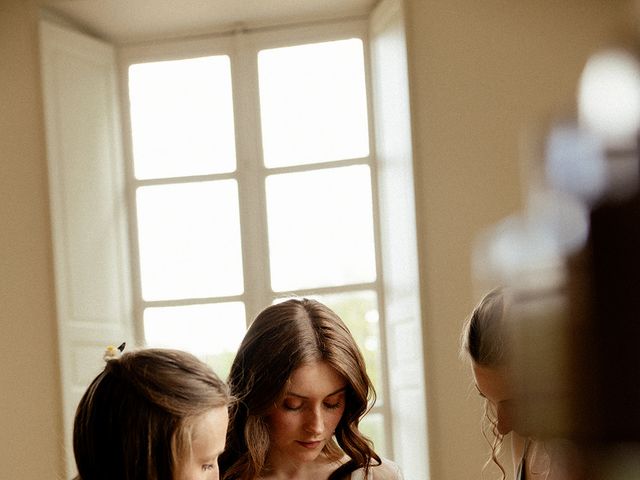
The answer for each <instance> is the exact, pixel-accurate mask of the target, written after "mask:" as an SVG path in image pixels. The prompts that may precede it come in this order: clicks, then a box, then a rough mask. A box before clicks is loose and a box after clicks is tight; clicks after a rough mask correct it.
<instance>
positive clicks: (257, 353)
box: [220, 299, 380, 480]
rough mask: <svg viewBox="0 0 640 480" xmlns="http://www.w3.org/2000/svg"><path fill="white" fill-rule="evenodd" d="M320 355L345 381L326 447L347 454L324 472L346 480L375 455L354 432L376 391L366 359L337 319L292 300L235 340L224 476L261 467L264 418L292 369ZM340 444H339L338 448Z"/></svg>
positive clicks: (245, 479) (246, 479)
mask: <svg viewBox="0 0 640 480" xmlns="http://www.w3.org/2000/svg"><path fill="white" fill-rule="evenodd" d="M316 361H323V362H326V363H327V364H329V365H330V366H331V367H333V368H334V369H335V370H336V372H338V373H339V374H340V375H341V376H342V377H343V378H344V379H345V381H346V382H347V390H346V402H345V410H344V414H343V416H342V419H341V420H340V422H339V423H338V426H337V427H336V431H335V439H336V441H337V445H336V443H335V442H333V441H332V442H330V443H328V444H327V445H326V446H325V449H324V453H325V454H326V455H327V456H328V458H330V459H332V460H339V459H340V458H341V457H342V456H343V455H344V454H346V455H347V456H348V457H349V458H350V460H349V461H348V462H347V463H346V464H344V465H342V466H341V467H340V468H338V469H337V470H336V471H335V472H333V474H332V475H331V476H330V477H329V478H330V479H331V480H333V479H339V478H344V477H345V476H347V475H348V474H349V473H350V472H352V471H354V470H356V469H358V468H364V470H365V476H366V473H367V472H368V470H369V466H370V465H371V462H372V460H375V462H376V464H380V457H379V456H378V455H377V454H376V453H375V451H374V450H373V448H372V443H371V441H370V440H368V439H367V438H366V437H364V435H362V433H361V432H360V431H359V430H358V423H359V422H360V419H361V418H362V417H363V416H364V414H365V413H366V412H367V410H368V408H369V405H370V403H369V402H370V401H371V403H372V402H373V401H374V400H375V391H374V389H373V385H372V383H371V380H370V379H369V377H368V375H367V372H366V368H365V363H364V359H363V357H362V354H361V353H360V350H359V349H358V346H357V345H356V342H355V341H354V339H353V337H352V336H351V333H350V332H349V329H348V328H347V327H346V325H345V324H344V323H343V322H342V320H341V319H340V317H338V315H336V314H335V313H334V312H333V311H332V310H331V309H329V308H328V307H327V306H325V305H323V304H322V303H320V302H317V301H314V300H309V299H293V300H288V301H285V302H282V303H279V304H276V305H272V306H270V307H267V308H266V309H265V310H263V311H262V312H261V313H260V314H259V315H258V317H257V318H256V319H255V321H254V322H253V323H252V325H251V327H250V328H249V330H248V331H247V334H246V335H245V337H244V340H243V341H242V344H241V345H240V349H239V350H238V353H237V355H236V357H235V360H234V362H233V365H232V367H231V372H230V374H229V380H228V383H229V387H230V388H231V393H232V394H233V396H234V397H235V398H237V403H235V404H234V405H233V407H232V409H231V415H230V422H229V431H228V434H227V448H226V450H225V452H224V453H223V455H222V456H221V458H220V471H221V473H222V478H223V479H224V480H227V479H228V480H231V479H242V480H254V479H255V478H257V477H258V476H259V475H260V474H261V472H262V471H263V469H264V468H265V466H266V460H267V454H268V451H269V430H268V427H267V423H266V420H265V417H266V415H267V414H268V412H269V410H270V409H271V407H272V406H273V405H274V403H275V402H277V401H278V400H279V398H280V396H281V395H282V392H283V391H284V387H285V384H286V382H287V381H288V380H289V378H290V377H291V374H292V373H293V372H294V370H296V369H297V368H298V367H300V366H302V365H305V364H308V363H311V362H316ZM338 445H339V447H338Z"/></svg>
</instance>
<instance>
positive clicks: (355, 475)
mask: <svg viewBox="0 0 640 480" xmlns="http://www.w3.org/2000/svg"><path fill="white" fill-rule="evenodd" d="M350 478H351V480H403V478H404V477H403V476H402V472H401V471H400V467H398V465H396V464H395V463H393V462H392V461H391V460H387V459H386V458H383V459H382V464H381V465H378V466H375V467H371V468H369V474H368V475H367V477H366V478H365V476H364V469H362V468H359V469H358V470H355V471H354V472H352V473H351V477H350Z"/></svg>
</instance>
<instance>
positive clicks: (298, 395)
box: [287, 387, 347, 400]
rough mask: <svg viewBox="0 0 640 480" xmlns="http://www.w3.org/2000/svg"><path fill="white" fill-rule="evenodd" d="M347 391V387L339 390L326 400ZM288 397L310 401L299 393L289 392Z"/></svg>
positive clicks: (329, 395)
mask: <svg viewBox="0 0 640 480" xmlns="http://www.w3.org/2000/svg"><path fill="white" fill-rule="evenodd" d="M346 389H347V387H342V388H339V389H338V390H336V391H335V392H331V393H330V394H328V395H326V396H325V397H324V398H327V397H333V396H334V395H337V394H338V393H342V392H344V391H345V390H346ZM287 395H288V396H291V397H296V398H302V399H304V400H308V399H309V397H306V396H304V395H300V394H299V393H295V392H291V391H289V392H287Z"/></svg>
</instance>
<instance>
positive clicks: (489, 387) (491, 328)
mask: <svg viewBox="0 0 640 480" xmlns="http://www.w3.org/2000/svg"><path fill="white" fill-rule="evenodd" d="M509 304H510V297H509V293H508V291H507V290H505V289H504V288H497V289H494V290H492V291H490V292H489V293H487V294H486V295H485V296H484V297H483V298H482V300H480V302H479V303H478V305H477V306H476V307H475V308H474V310H473V311H472V312H471V315H470V316H469V318H468V319H467V321H466V323H465V326H464V328H463V331H462V353H463V355H465V356H466V357H467V358H470V359H471V367H472V370H473V376H474V380H475V386H476V388H477V390H478V393H479V394H480V395H481V396H482V397H483V398H484V399H485V419H486V420H487V422H488V425H487V428H486V429H483V433H484V435H485V438H486V439H487V441H488V442H489V444H490V445H491V458H490V460H489V462H490V461H493V462H494V463H495V464H496V465H497V466H498V468H500V470H501V471H502V475H503V478H504V477H505V475H506V473H505V470H504V468H503V467H502V465H501V464H500V462H499V461H498V459H497V457H498V453H499V452H500V448H501V445H502V439H503V436H504V435H506V434H507V433H509V432H511V431H512V429H513V422H514V413H515V403H516V402H515V399H514V393H513V388H512V385H511V371H510V368H511V365H510V363H511V361H510V352H509V344H510V341H509V337H508V332H507V331H506V321H507V320H508V312H509ZM487 430H488V432H487Z"/></svg>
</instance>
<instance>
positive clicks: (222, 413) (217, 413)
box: [175, 407, 229, 480]
mask: <svg viewBox="0 0 640 480" xmlns="http://www.w3.org/2000/svg"><path fill="white" fill-rule="evenodd" d="M228 423H229V415H228V412H227V407H217V408H214V409H211V410H209V411H208V412H206V413H204V414H202V415H200V416H199V417H197V418H196V419H195V420H194V424H193V430H192V432H191V455H190V456H189V457H188V458H185V459H179V461H178V466H177V468H176V472H175V480H218V479H219V478H220V473H219V471H218V457H219V456H220V454H221V453H222V451H223V450H224V445H225V440H226V437H227V425H228Z"/></svg>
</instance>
